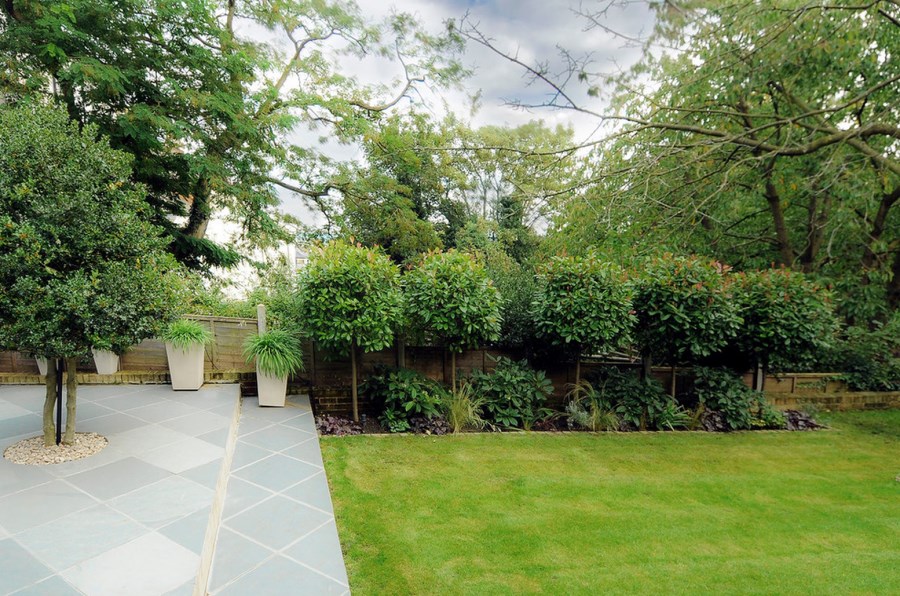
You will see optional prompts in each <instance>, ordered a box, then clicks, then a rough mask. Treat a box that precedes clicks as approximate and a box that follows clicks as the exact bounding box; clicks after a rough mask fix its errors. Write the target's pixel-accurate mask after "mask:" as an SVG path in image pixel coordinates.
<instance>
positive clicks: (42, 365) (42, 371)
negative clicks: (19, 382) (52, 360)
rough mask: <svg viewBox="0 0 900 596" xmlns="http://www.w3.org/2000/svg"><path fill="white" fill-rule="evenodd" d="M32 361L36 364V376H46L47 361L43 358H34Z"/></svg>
mask: <svg viewBox="0 0 900 596" xmlns="http://www.w3.org/2000/svg"><path fill="white" fill-rule="evenodd" d="M34 361H35V362H37V367H38V374H39V375H41V376H42V377H46V376H47V359H46V358H44V357H43V356H35V357H34Z"/></svg>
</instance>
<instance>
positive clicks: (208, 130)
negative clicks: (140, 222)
mask: <svg viewBox="0 0 900 596" xmlns="http://www.w3.org/2000/svg"><path fill="white" fill-rule="evenodd" d="M239 31H244V32H247V31H254V32H256V33H255V37H256V39H251V38H249V37H246V36H242V35H240V34H239V33H238V32H239ZM261 39H265V41H260V40H261ZM456 48H457V41H456V40H455V39H454V38H453V37H452V36H448V37H443V38H437V37H434V36H430V35H428V34H427V33H426V32H424V31H422V30H421V28H420V27H419V26H418V24H417V22H416V21H415V20H414V19H413V18H411V17H410V16H409V15H406V14H397V15H395V16H394V17H392V18H391V19H390V20H389V22H387V23H384V24H381V25H378V24H372V23H369V22H367V20H366V19H365V18H364V17H363V15H362V13H361V12H360V10H359V8H358V7H357V6H356V5H355V4H354V3H353V2H350V1H345V0H332V1H324V2H306V1H287V2H282V1H277V2H276V1H273V0H265V1H262V2H258V1H253V2H250V1H239V0H222V1H213V2H207V1H205V0H188V1H186V2H167V1H162V0H135V1H127V2H118V1H112V0H66V1H65V2H63V1H59V0H54V1H50V2H26V1H20V0H7V1H5V2H2V3H0V54H2V55H3V56H5V57H7V58H8V59H4V60H3V61H2V62H0V94H2V95H3V96H5V97H7V98H11V99H12V100H16V99H17V98H22V97H34V96H42V97H46V96H48V95H56V96H58V97H59V99H60V100H61V101H62V102H63V104H64V105H65V106H66V109H67V111H68V113H69V117H70V118H71V119H73V120H76V121H77V122H79V123H81V124H86V123H93V124H95V125H96V126H97V127H98V129H99V131H100V132H101V133H102V134H104V135H105V136H108V137H109V139H110V143H111V145H112V146H113V147H114V148H118V149H122V150H124V151H127V152H129V153H131V154H132V155H133V156H134V173H133V178H134V179H135V180H136V181H139V182H141V183H143V184H145V186H146V187H147V189H148V195H147V202H148V204H149V206H150V207H151V209H150V210H149V211H148V212H147V215H148V217H150V218H151V219H152V221H153V222H154V223H156V224H157V225H160V226H162V227H164V228H165V229H166V232H167V233H168V234H169V236H170V237H171V239H172V242H171V244H170V246H169V248H170V250H171V251H172V252H173V253H174V254H175V255H176V256H177V257H178V258H179V260H181V261H182V262H184V263H186V264H188V265H190V266H192V267H196V268H201V269H202V268H206V267H208V266H213V265H229V264H233V263H234V262H235V261H236V259H237V258H238V255H237V254H236V253H235V252H234V251H233V250H230V249H228V248H227V247H222V246H218V245H216V244H215V243H213V242H211V241H210V240H209V239H207V238H206V228H207V224H208V222H209V219H210V216H211V214H212V212H213V211H214V210H216V209H225V210H227V212H228V213H229V214H230V216H231V217H233V218H234V219H236V220H237V221H240V222H241V223H242V224H243V226H244V230H245V234H246V235H247V237H248V238H249V239H250V240H251V241H257V242H258V241H261V240H262V239H264V238H265V237H266V235H271V234H277V233H278V230H277V226H276V224H275V222H274V221H273V219H272V218H271V216H270V213H271V208H272V207H273V206H274V205H275V204H277V202H278V196H277V194H276V186H281V187H283V188H285V189H288V190H290V191H293V192H295V193H297V194H299V195H301V196H303V197H306V198H307V199H310V200H319V199H321V198H322V197H324V196H326V195H327V193H328V190H329V188H330V179H329V178H327V177H326V178H323V177H322V176H321V175H320V174H321V172H322V168H320V167H318V165H319V162H320V158H319V155H318V153H317V152H316V150H315V149H314V148H312V147H308V146H304V145H299V144H297V143H296V138H297V136H296V135H294V136H292V134H293V133H294V132H296V131H297V129H298V128H300V129H302V128H309V127H312V128H316V127H325V128H327V129H328V134H329V135H330V136H332V137H336V138H338V139H340V140H347V139H353V138H356V137H358V136H359V135H360V134H362V133H363V132H364V131H365V130H366V128H367V127H368V125H369V123H370V120H371V116H372V115H373V114H377V113H379V112H382V111H385V110H388V109H390V108H391V107H393V106H395V105H397V104H398V103H400V102H401V100H403V99H404V98H407V97H409V96H410V94H411V93H413V91H414V90H415V89H416V87H417V86H421V85H423V84H424V83H425V79H426V77H427V78H428V82H429V84H434V85H441V84H443V83H446V82H449V81H453V80H455V79H456V77H457V76H458V75H459V74H460V69H459V67H458V65H457V64H456V63H455V62H454V60H453V56H454V55H455V52H456ZM373 55H374V56H383V57H385V58H388V59H390V58H391V57H393V60H394V63H395V64H399V67H398V72H399V73H400V74H399V76H398V77H397V78H395V79H393V80H388V81H384V83H385V84H384V85H363V84H361V83H359V82H358V81H357V80H355V79H354V78H353V77H350V76H348V75H346V73H344V72H343V65H344V64H346V63H347V62H355V61H357V60H361V59H365V58H366V57H370V56H373ZM327 173H328V171H326V174H327ZM173 215H174V216H179V217H176V218H172V217H171V216H173Z"/></svg>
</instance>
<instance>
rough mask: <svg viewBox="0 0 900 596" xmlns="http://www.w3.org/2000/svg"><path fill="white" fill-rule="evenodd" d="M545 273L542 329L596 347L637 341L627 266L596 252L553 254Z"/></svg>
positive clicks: (538, 306) (538, 312)
mask: <svg viewBox="0 0 900 596" xmlns="http://www.w3.org/2000/svg"><path fill="white" fill-rule="evenodd" d="M539 273H540V279H541V287H540V290H539V291H538V294H537V299H536V300H535V303H534V309H535V324H536V327H537V331H538V333H540V334H542V335H545V336H547V337H549V338H550V339H551V340H552V341H553V342H554V343H556V344H572V345H574V346H576V347H577V349H578V350H579V351H590V352H609V351H612V350H615V349H617V348H620V347H623V346H625V345H626V344H627V343H628V342H629V341H630V340H631V329H632V325H633V324H634V322H635V317H634V314H633V311H632V302H631V287H630V286H629V285H628V283H627V279H626V277H625V272H624V271H623V270H622V269H621V268H619V267H617V266H615V265H613V264H609V263H603V262H600V261H599V260H598V259H597V258H595V257H594V256H587V257H583V258H582V257H553V258H552V259H550V261H549V262H548V263H546V264H545V265H543V266H542V267H541V268H540V270H539Z"/></svg>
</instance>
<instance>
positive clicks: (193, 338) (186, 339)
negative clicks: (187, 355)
mask: <svg viewBox="0 0 900 596" xmlns="http://www.w3.org/2000/svg"><path fill="white" fill-rule="evenodd" d="M160 339H162V340H163V341H164V342H166V343H170V344H172V345H174V346H175V347H176V348H179V349H181V350H186V349H188V348H190V347H193V346H196V345H201V346H202V345H206V344H208V343H210V342H211V341H212V340H213V335H212V333H211V332H210V330H209V329H207V328H206V326H204V325H202V324H201V323H199V322H198V321H194V320H192V319H178V320H176V321H173V322H171V323H169V326H168V327H166V328H165V329H164V330H163V332H162V333H161V334H160Z"/></svg>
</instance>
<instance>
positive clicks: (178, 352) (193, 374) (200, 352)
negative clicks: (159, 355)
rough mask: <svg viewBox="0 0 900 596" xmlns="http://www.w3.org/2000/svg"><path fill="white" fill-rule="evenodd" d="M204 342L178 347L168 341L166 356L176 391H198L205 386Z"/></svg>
mask: <svg viewBox="0 0 900 596" xmlns="http://www.w3.org/2000/svg"><path fill="white" fill-rule="evenodd" d="M205 356H206V349H205V348H204V347H203V344H197V345H193V346H190V347H188V348H187V349H186V350H183V349H181V348H177V347H175V346H174V345H172V344H170V343H168V342H166V358H167V359H168V360H169V378H170V379H171V380H172V389H173V390H175V391H197V390H198V389H200V387H202V386H203V359H204V357H205Z"/></svg>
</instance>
